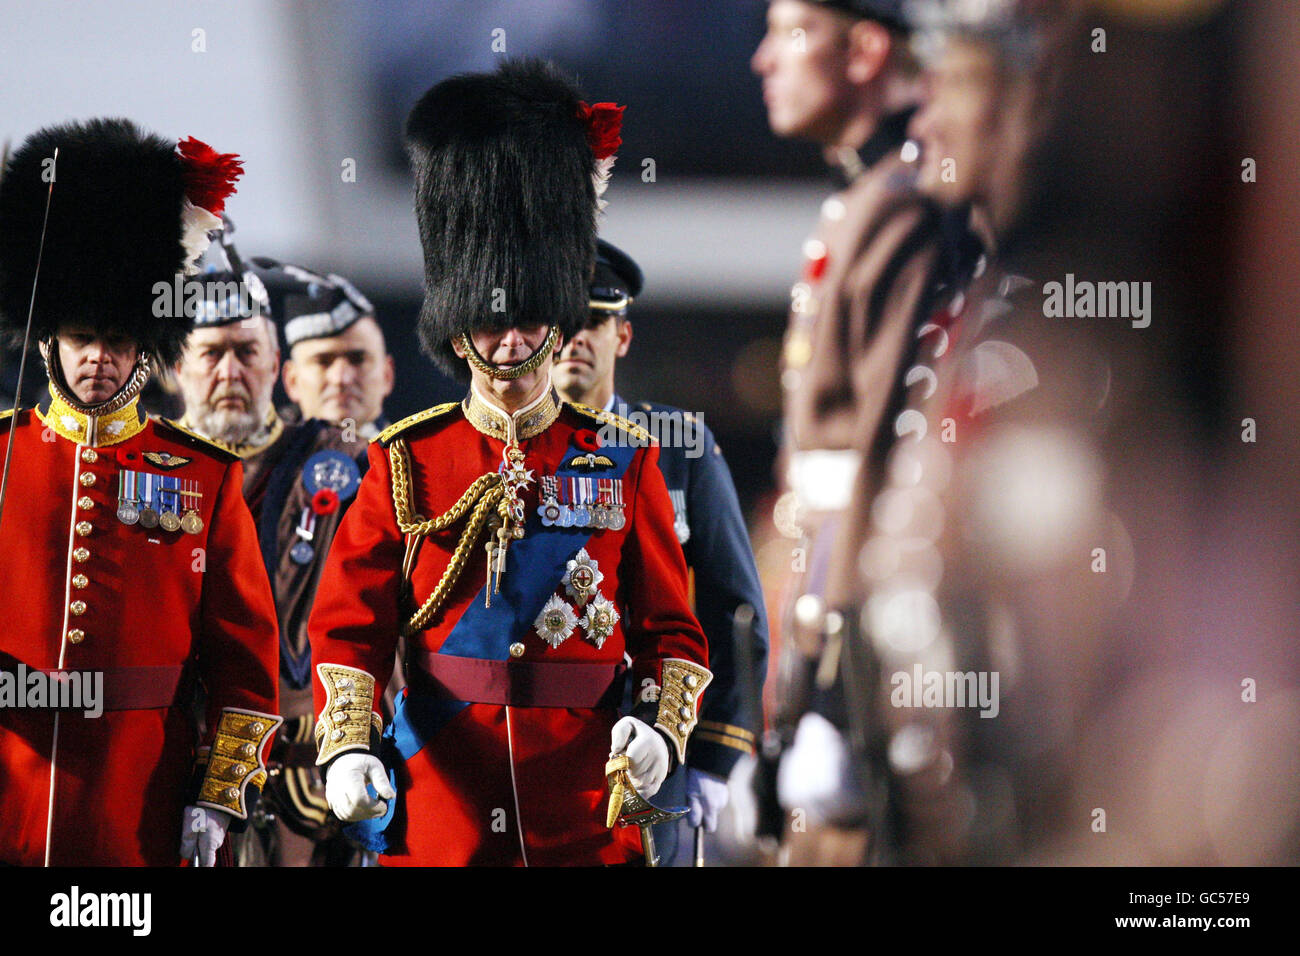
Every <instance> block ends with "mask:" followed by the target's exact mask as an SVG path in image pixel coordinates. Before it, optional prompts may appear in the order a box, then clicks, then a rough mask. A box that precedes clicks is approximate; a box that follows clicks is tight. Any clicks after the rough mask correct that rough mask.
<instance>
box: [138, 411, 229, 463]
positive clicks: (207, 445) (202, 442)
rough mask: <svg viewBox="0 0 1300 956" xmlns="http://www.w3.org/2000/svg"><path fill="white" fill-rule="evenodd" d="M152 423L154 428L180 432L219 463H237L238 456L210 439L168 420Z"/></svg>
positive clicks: (155, 420)
mask: <svg viewBox="0 0 1300 956" xmlns="http://www.w3.org/2000/svg"><path fill="white" fill-rule="evenodd" d="M153 421H154V425H155V426H166V427H167V428H171V429H173V430H175V431H178V432H180V433H181V434H182V435H183V436H185V437H186V438H188V439H189V440H190V441H192V442H197V443H198V444H199V446H200V447H201V448H202V449H203V450H204V451H207V452H211V453H212V454H213V455H214V456H215V457H216V458H217V459H218V460H219V461H239V456H238V455H237V454H235V453H234V452H233V451H231V450H230V448H228V447H227V446H225V445H222V444H220V443H219V442H215V441H213V440H212V439H211V438H206V437H204V436H203V435H200V434H199V433H198V432H192V431H190V430H189V429H188V428H186V427H185V426H184V425H181V424H179V423H177V422H175V421H173V420H172V419H170V418H155V419H154V420H153Z"/></svg>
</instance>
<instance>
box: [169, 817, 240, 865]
mask: <svg viewBox="0 0 1300 956" xmlns="http://www.w3.org/2000/svg"><path fill="white" fill-rule="evenodd" d="M230 820H231V817H230V814H229V813H226V812H225V811H223V810H209V809H208V808H207V807H195V806H188V807H186V808H185V813H184V815H183V816H182V821H183V822H182V823H181V859H183V860H193V859H194V854H195V852H196V851H197V852H198V855H199V862H198V865H199V866H216V865H217V851H218V850H219V849H221V844H223V843H225V842H226V830H228V829H229V828H230Z"/></svg>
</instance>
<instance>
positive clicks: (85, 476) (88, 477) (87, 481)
mask: <svg viewBox="0 0 1300 956" xmlns="http://www.w3.org/2000/svg"><path fill="white" fill-rule="evenodd" d="M81 483H82V484H83V485H84V486H85V487H87V488H89V487H90V486H91V485H93V484H94V483H95V473H94V472H93V471H83V472H82V473H81Z"/></svg>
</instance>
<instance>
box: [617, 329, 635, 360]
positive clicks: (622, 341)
mask: <svg viewBox="0 0 1300 956" xmlns="http://www.w3.org/2000/svg"><path fill="white" fill-rule="evenodd" d="M631 347H632V320H631V319H624V320H623V321H622V322H619V323H618V348H617V349H616V350H615V351H614V355H615V356H617V357H618V358H622V357H623V356H624V355H626V354H627V350H628V349H630V348H631Z"/></svg>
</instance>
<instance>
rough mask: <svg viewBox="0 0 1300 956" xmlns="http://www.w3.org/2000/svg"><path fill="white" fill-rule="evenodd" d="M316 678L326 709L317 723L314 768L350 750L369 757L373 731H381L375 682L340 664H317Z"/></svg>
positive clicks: (322, 710) (367, 676)
mask: <svg viewBox="0 0 1300 956" xmlns="http://www.w3.org/2000/svg"><path fill="white" fill-rule="evenodd" d="M316 675H317V676H318V677H319V678H320V681H321V683H322V684H324V685H325V706H324V707H323V708H321V712H320V717H319V719H317V721H316V749H317V751H318V753H317V755H316V766H318V767H322V766H324V765H325V764H327V763H329V762H330V761H331V760H333V759H334V758H335V757H337V756H338V755H339V754H343V753H348V752H349V751H352V750H360V751H363V752H365V753H369V752H370V734H371V730H372V728H373V729H374V730H378V731H382V730H383V720H382V718H380V716H379V715H378V714H377V713H375V679H374V678H373V677H371V676H370V674H368V673H366V672H365V671H363V670H360V669H358V668H356V667H344V666H343V665H342V664H317V665H316Z"/></svg>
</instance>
